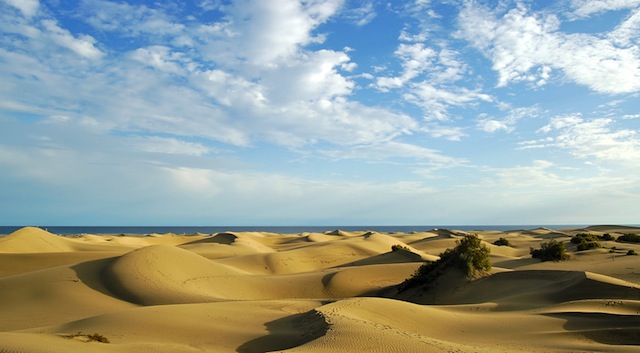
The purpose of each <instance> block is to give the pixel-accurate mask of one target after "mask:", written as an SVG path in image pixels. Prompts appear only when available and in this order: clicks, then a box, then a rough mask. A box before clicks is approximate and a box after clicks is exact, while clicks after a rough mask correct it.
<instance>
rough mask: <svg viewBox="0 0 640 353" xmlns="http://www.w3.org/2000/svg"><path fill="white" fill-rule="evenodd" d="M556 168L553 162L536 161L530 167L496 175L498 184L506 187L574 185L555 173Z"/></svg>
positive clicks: (505, 169) (503, 171)
mask: <svg viewBox="0 0 640 353" xmlns="http://www.w3.org/2000/svg"><path fill="white" fill-rule="evenodd" d="M554 167H556V165H555V164H554V163H552V162H549V161H545V160H535V161H533V163H532V165H530V166H516V167H512V168H503V169H499V170H497V171H496V175H497V177H498V183H499V184H500V185H503V186H505V187H515V188H530V187H532V186H539V185H544V186H545V187H557V186H564V185H569V184H573V183H572V182H571V181H568V180H565V179H563V178H561V177H560V176H559V175H558V174H557V173H555V172H554V171H553V169H554Z"/></svg>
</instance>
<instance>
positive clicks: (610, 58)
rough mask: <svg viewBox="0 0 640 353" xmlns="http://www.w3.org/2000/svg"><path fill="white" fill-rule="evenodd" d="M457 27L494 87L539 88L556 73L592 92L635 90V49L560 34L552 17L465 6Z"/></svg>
mask: <svg viewBox="0 0 640 353" xmlns="http://www.w3.org/2000/svg"><path fill="white" fill-rule="evenodd" d="M459 23H460V26H461V31H460V35H461V36H462V37H463V38H465V39H467V40H468V41H469V42H470V43H472V45H474V46H475V47H476V48H478V49H479V50H481V51H482V52H483V53H484V54H485V55H486V56H487V57H488V58H489V59H490V60H491V61H492V63H493V70H495V71H496V72H497V73H498V82H497V86H498V87H504V86H506V85H508V84H510V83H517V82H525V83H529V84H531V85H533V86H544V85H546V84H547V83H548V82H549V81H550V80H552V79H554V78H555V77H553V76H554V75H553V71H554V70H560V71H561V72H562V73H564V75H565V76H566V77H567V78H569V79H570V80H572V81H574V82H575V83H577V84H580V85H584V86H587V87H588V88H590V89H591V90H594V91H596V92H604V93H613V94H615V93H629V92H637V91H638V90H640V55H639V54H638V53H639V50H638V49H639V47H638V44H637V43H633V44H631V43H629V45H620V44H618V43H617V42H616V41H615V40H613V39H611V38H607V37H605V38H603V37H602V36H599V35H592V34H586V33H563V32H562V31H560V20H559V19H558V18H557V16H555V15H548V14H535V13H531V11H530V10H529V9H528V8H527V7H525V6H524V5H519V6H518V7H516V8H514V9H511V10H508V11H507V12H506V13H504V14H501V13H499V12H496V11H493V10H490V9H487V8H483V7H481V6H478V5H477V4H476V3H470V4H469V5H467V6H466V7H465V8H464V9H463V10H462V12H461V14H460V22H459ZM625 36H626V37H628V36H629V35H628V34H625ZM623 42H625V41H623ZM556 79H557V78H556Z"/></svg>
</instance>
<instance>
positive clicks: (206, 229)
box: [0, 224, 586, 235]
mask: <svg viewBox="0 0 640 353" xmlns="http://www.w3.org/2000/svg"><path fill="white" fill-rule="evenodd" d="M585 226H586V225H575V224H573V225H572V224H567V225H439V226H430V225H418V226H406V225H405V226H366V225H365V226H40V228H42V229H45V230H47V231H49V232H51V233H53V234H59V235H80V234H96V235H100V234H132V235H144V234H152V233H158V234H164V233H174V234H195V233H203V234H213V233H220V232H272V233H281V234H298V233H302V232H325V231H332V230H336V229H340V230H344V231H368V230H371V231H377V232H381V233H409V232H413V231H416V232H420V231H428V230H431V229H434V228H445V229H457V230H463V231H473V230H477V231H480V230H497V231H508V230H526V229H534V228H538V227H545V228H551V229H563V228H581V227H585ZM20 228H22V226H0V235H7V234H11V233H12V232H14V231H16V230H18V229H20Z"/></svg>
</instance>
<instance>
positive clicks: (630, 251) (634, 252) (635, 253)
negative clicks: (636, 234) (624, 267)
mask: <svg viewBox="0 0 640 353" xmlns="http://www.w3.org/2000/svg"><path fill="white" fill-rule="evenodd" d="M627 255H638V253H637V252H636V251H635V250H629V251H627Z"/></svg>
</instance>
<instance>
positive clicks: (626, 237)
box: [616, 233, 640, 243]
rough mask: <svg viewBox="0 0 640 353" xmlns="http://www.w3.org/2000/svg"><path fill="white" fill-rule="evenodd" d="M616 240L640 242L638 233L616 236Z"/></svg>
mask: <svg viewBox="0 0 640 353" xmlns="http://www.w3.org/2000/svg"><path fill="white" fill-rule="evenodd" d="M616 241H626V242H628V243H640V235H638V234H632V233H629V234H623V235H621V236H619V237H618V239H617V240H616Z"/></svg>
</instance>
